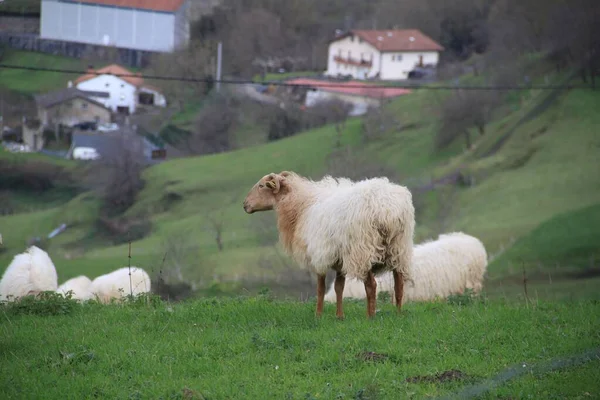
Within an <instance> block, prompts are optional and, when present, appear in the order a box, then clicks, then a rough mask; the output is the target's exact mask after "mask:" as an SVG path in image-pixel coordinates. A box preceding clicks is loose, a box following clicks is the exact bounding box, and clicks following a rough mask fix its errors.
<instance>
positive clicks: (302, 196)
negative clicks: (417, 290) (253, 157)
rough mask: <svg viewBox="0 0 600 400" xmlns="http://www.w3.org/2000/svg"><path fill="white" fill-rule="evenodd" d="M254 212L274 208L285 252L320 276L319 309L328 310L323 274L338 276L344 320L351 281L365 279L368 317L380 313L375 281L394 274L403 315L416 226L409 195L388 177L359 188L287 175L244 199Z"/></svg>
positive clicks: (268, 178)
mask: <svg viewBox="0 0 600 400" xmlns="http://www.w3.org/2000/svg"><path fill="white" fill-rule="evenodd" d="M244 210H245V211H246V213H248V214H252V213H254V212H257V211H267V210H275V212H276V213H277V227H278V230H279V237H280V241H281V242H282V243H283V246H284V248H285V250H286V252H287V253H288V254H289V255H291V256H292V257H293V258H294V259H295V260H296V261H297V262H299V263H300V264H301V266H303V267H304V268H309V269H311V270H312V271H313V272H315V273H316V274H317V276H318V281H317V282H318V283H317V310H316V313H317V315H318V316H320V315H321V314H322V312H323V297H324V295H325V274H326V273H327V271H328V270H329V269H330V268H332V269H334V270H335V271H336V278H335V291H336V293H337V311H336V315H337V316H338V318H343V316H344V313H343V309H342V293H343V290H344V282H345V278H346V276H348V277H350V278H354V279H358V280H361V281H362V282H363V283H364V287H365V291H366V294H367V315H368V317H372V316H373V315H374V314H375V303H376V290H377V283H376V281H375V275H376V274H380V273H382V272H385V271H392V275H393V278H394V287H395V296H396V298H397V299H398V301H397V304H398V311H400V307H401V305H402V296H403V294H402V293H403V286H404V281H406V280H410V270H409V268H410V260H411V259H412V251H413V232H414V226H415V217H414V206H413V203H412V195H411V193H410V191H409V190H408V189H407V188H405V187H403V186H400V185H396V184H393V183H391V182H389V181H388V179H387V178H374V179H366V180H362V181H358V182H353V181H351V180H349V179H345V178H342V179H334V178H333V177H331V176H326V177H324V178H323V179H322V180H320V181H316V182H315V181H312V180H309V179H307V178H304V177H302V176H299V175H298V174H296V173H294V172H288V171H283V172H281V173H279V174H275V173H271V174H268V175H265V176H264V177H262V178H261V179H260V180H259V181H258V182H257V183H256V184H255V185H254V187H252V189H251V190H250V192H249V193H248V195H247V196H246V199H245V201H244Z"/></svg>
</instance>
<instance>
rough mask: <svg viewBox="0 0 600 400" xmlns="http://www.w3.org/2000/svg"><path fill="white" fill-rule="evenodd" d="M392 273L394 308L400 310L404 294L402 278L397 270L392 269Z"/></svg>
mask: <svg viewBox="0 0 600 400" xmlns="http://www.w3.org/2000/svg"><path fill="white" fill-rule="evenodd" d="M393 274H394V297H395V298H396V309H397V310H398V312H400V311H401V310H402V297H403V296H404V279H403V277H402V274H401V273H400V272H398V271H397V270H393Z"/></svg>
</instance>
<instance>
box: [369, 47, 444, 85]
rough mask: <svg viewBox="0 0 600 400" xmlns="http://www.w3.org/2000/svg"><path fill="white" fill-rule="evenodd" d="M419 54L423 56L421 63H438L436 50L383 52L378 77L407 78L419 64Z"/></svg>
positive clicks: (386, 78) (390, 78) (388, 78)
mask: <svg viewBox="0 0 600 400" xmlns="http://www.w3.org/2000/svg"><path fill="white" fill-rule="evenodd" d="M420 56H423V64H433V65H437V64H438V60H439V53H438V52H436V51H430V52H427V51H424V52H398V53H383V55H382V57H381V59H382V62H381V66H382V68H381V76H380V79H383V80H396V79H407V78H408V73H409V72H410V71H412V70H413V69H414V68H415V66H417V65H418V64H419V58H420Z"/></svg>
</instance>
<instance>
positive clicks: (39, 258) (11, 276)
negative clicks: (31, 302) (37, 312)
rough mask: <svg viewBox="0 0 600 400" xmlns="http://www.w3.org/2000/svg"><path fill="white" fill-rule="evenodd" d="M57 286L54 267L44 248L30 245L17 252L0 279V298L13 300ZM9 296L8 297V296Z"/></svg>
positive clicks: (52, 289)
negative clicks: (21, 251)
mask: <svg viewBox="0 0 600 400" xmlns="http://www.w3.org/2000/svg"><path fill="white" fill-rule="evenodd" d="M57 286H58V278H57V276H56V268H54V264H53V263H52V260H51V259H50V257H49V256H48V253H46V252H45V251H44V250H42V249H40V248H38V247H36V246H31V247H29V248H28V249H27V250H26V251H25V252H24V253H21V254H17V255H16V256H15V257H14V258H13V260H12V262H11V263H10V265H9V266H8V268H6V271H4V275H3V276H2V280H0V300H9V301H12V300H15V299H17V298H19V297H23V296H27V295H36V294H39V293H41V292H44V291H55V290H56V288H57ZM9 296H10V298H9Z"/></svg>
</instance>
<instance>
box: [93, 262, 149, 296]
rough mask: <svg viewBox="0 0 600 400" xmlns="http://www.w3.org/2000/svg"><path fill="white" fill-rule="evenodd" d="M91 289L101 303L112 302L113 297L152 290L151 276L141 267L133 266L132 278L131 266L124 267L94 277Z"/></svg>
mask: <svg viewBox="0 0 600 400" xmlns="http://www.w3.org/2000/svg"><path fill="white" fill-rule="evenodd" d="M119 289H121V290H122V291H120V290H119ZM132 290H133V292H132ZM90 291H91V292H92V295H93V296H94V297H97V298H98V301H100V302H101V303H110V301H111V299H113V298H115V299H120V298H122V297H125V296H128V295H130V294H133V295H134V296H136V295H138V294H141V293H148V292H150V276H149V275H148V273H146V271H144V270H143V269H141V268H137V267H131V280H130V279H129V267H123V268H119V269H117V270H115V271H113V272H110V273H108V274H105V275H101V276H99V277H97V278H96V279H94V280H93V281H92V284H91V285H90Z"/></svg>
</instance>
